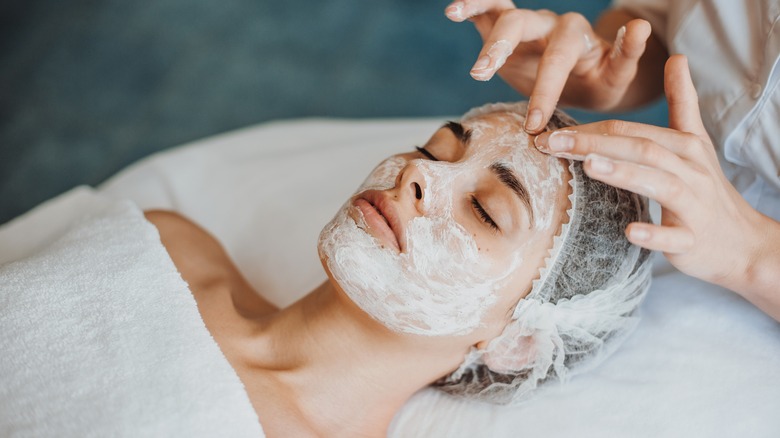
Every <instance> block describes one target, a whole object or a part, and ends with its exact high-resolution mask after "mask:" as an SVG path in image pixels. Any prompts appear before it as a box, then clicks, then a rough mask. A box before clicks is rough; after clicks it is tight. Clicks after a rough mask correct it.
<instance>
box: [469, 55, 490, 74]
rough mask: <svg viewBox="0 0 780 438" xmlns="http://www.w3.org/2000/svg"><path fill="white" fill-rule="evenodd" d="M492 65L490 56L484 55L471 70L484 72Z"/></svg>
mask: <svg viewBox="0 0 780 438" xmlns="http://www.w3.org/2000/svg"><path fill="white" fill-rule="evenodd" d="M489 65H490V56H488V55H482V56H480V57H479V59H477V62H475V63H474V67H471V70H472V71H473V70H484V69H486V68H487V67H488V66H489Z"/></svg>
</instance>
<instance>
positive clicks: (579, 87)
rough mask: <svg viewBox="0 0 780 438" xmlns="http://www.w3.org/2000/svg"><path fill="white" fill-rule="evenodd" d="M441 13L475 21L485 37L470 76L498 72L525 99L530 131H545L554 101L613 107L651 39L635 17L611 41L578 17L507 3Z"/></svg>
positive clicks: (469, 3) (493, 1)
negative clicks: (518, 6) (520, 7)
mask: <svg viewBox="0 0 780 438" xmlns="http://www.w3.org/2000/svg"><path fill="white" fill-rule="evenodd" d="M445 14H446V15H447V17H448V18H449V19H450V20H452V21H456V22H462V21H464V20H467V19H468V20H470V21H473V22H474V26H475V27H476V28H477V31H478V32H479V34H480V35H481V36H482V41H483V43H484V45H483V47H482V51H481V52H480V53H479V56H478V57H477V61H476V63H475V64H474V66H473V68H472V70H471V76H472V77H473V78H474V79H477V80H480V81H487V80H489V79H490V78H492V77H493V75H494V74H495V73H496V72H498V74H499V76H501V78H502V79H504V81H506V82H507V83H508V84H509V85H510V86H512V87H513V88H514V89H515V90H517V91H519V92H520V93H522V94H524V95H526V96H529V101H530V103H529V105H528V116H527V117H526V126H525V129H526V131H528V132H530V133H538V132H540V131H541V130H542V129H543V127H544V126H546V124H547V121H548V120H549V119H550V116H551V115H552V113H553V110H554V109H555V107H556V105H557V104H558V101H559V99H560V101H561V103H562V104H565V105H572V106H577V107H582V108H589V109H594V110H610V109H614V108H615V107H616V105H618V103H619V102H620V101H621V100H622V99H623V97H624V95H625V93H626V90H627V89H628V87H629V85H630V84H631V82H632V80H633V79H634V77H635V76H636V74H637V64H638V62H639V58H640V57H641V56H642V54H643V53H644V51H645V43H646V41H647V39H648V38H649V37H650V24H649V23H648V22H647V21H644V20H640V19H634V20H631V21H628V22H627V23H626V24H625V26H623V27H622V28H621V29H620V30H619V31H618V32H617V35H615V36H614V38H615V41H614V43H613V42H612V41H607V40H605V39H604V38H602V37H600V36H599V35H598V34H597V33H596V32H595V31H594V30H593V28H592V27H591V25H590V23H588V20H587V19H585V17H583V16H582V15H580V14H577V13H567V14H563V15H560V16H559V15H556V14H554V13H553V12H550V11H547V10H539V11H534V10H529V9H517V8H515V6H514V4H512V1H511V0H456V1H455V2H453V3H452V4H450V5H449V6H447V8H446V9H445ZM659 91H660V90H659Z"/></svg>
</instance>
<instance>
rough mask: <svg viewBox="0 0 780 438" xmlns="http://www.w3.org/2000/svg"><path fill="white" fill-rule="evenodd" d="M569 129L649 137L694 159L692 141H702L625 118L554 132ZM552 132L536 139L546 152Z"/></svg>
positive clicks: (608, 134) (576, 131)
mask: <svg viewBox="0 0 780 438" xmlns="http://www.w3.org/2000/svg"><path fill="white" fill-rule="evenodd" d="M560 131H569V132H574V133H590V134H599V135H601V136H602V137H606V136H612V137H619V138H624V137H639V138H649V139H652V140H653V141H655V142H656V143H658V144H660V145H662V146H663V147H664V148H666V149H668V150H670V151H671V152H673V153H674V154H675V155H677V156H679V157H681V158H684V159H687V160H694V159H695V158H696V151H695V150H694V148H691V147H690V144H691V142H699V141H701V140H700V139H699V137H697V136H695V135H692V134H687V133H681V132H680V131H676V130H674V129H671V128H663V127H660V126H653V125H646V124H644V123H637V122H628V121H625V120H603V121H600V122H594V123H588V124H584V125H576V126H569V127H566V128H564V129H560V130H558V131H552V132H560ZM552 132H543V133H541V134H539V135H538V136H537V138H536V139H535V140H534V142H535V144H537V147H539V146H541V147H539V150H541V151H542V152H545V150H544V149H545V147H546V143H547V142H548V141H549V138H550V135H551V134H552Z"/></svg>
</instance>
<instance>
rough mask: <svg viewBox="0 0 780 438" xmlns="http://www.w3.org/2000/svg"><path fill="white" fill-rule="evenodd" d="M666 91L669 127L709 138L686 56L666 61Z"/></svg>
mask: <svg viewBox="0 0 780 438" xmlns="http://www.w3.org/2000/svg"><path fill="white" fill-rule="evenodd" d="M664 91H665V92H666V101H667V102H668V103H669V127H670V128H672V129H676V130H678V131H683V132H689V133H691V134H696V135H699V136H704V137H707V131H706V130H705V129H704V124H703V123H702V121H701V113H700V112H699V96H698V95H697V94H696V89H695V88H694V87H693V80H692V79H691V73H690V71H689V70H688V58H686V57H685V56H684V55H674V56H672V57H670V58H669V60H668V61H666V68H665V69H664Z"/></svg>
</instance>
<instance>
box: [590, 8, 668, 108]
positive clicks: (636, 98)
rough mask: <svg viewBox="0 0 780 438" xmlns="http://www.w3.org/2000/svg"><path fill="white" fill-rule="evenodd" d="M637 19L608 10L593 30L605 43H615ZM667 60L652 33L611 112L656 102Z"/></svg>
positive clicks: (624, 13)
mask: <svg viewBox="0 0 780 438" xmlns="http://www.w3.org/2000/svg"><path fill="white" fill-rule="evenodd" d="M636 18H638V17H636V16H634V15H633V14H632V13H631V12H629V11H627V10H625V9H608V10H607V11H605V12H604V13H603V14H602V15H601V16H600V17H599V19H598V21H597V22H596V25H595V26H594V30H595V31H596V33H597V34H598V35H599V36H600V37H602V38H604V39H605V40H607V41H614V40H615V36H616V35H617V32H618V30H619V29H620V28H621V27H622V26H624V25H625V24H626V23H628V22H629V21H631V20H633V19H636ZM668 57H669V54H668V52H667V50H666V47H665V46H664V44H663V43H662V42H661V41H660V39H659V38H658V37H656V35H655V33H653V34H651V35H650V38H648V40H647V47H646V49H645V53H644V54H643V55H642V57H641V58H640V60H639V66H638V69H637V73H636V76H635V77H634V80H633V81H632V82H631V85H630V86H629V87H628V90H627V91H626V94H625V96H623V99H622V100H621V101H620V103H618V104H617V105H616V106H615V107H614V108H611V110H614V111H626V110H631V109H635V108H637V107H640V106H642V105H646V104H648V103H650V102H652V101H653V100H655V99H657V98H659V97H660V96H661V95H662V94H663V90H664V64H665V62H666V58H668Z"/></svg>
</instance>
